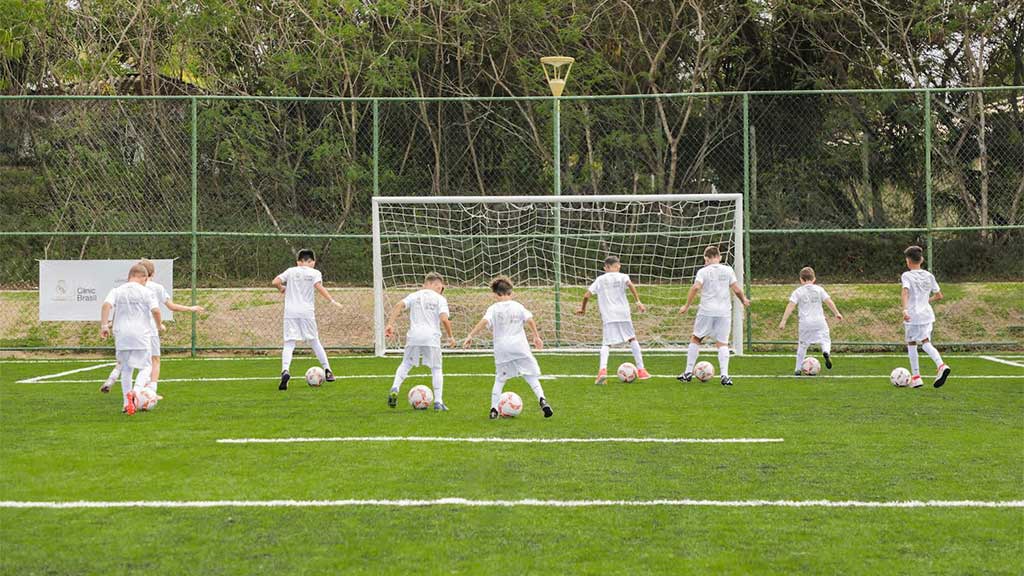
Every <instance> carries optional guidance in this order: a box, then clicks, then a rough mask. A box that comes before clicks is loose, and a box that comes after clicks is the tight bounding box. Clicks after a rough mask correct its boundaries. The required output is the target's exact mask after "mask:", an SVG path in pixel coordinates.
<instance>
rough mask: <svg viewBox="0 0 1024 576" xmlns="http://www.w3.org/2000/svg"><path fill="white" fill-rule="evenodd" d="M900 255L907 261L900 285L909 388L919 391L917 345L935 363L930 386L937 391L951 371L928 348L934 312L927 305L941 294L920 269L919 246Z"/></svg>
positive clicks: (927, 275) (929, 305)
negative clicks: (935, 373)
mask: <svg viewBox="0 0 1024 576" xmlns="http://www.w3.org/2000/svg"><path fill="white" fill-rule="evenodd" d="M903 255H904V256H906V258H907V268H909V270H907V271H906V272H904V273H903V276H902V277H901V278H900V283H901V285H902V286H903V290H902V300H903V330H904V334H905V335H906V341H907V355H908V356H909V357H910V374H911V376H910V387H911V388H920V387H921V365H920V362H919V361H918V357H917V345H918V343H920V344H921V349H922V350H924V351H925V354H928V357H930V358H931V359H932V361H933V362H935V367H936V369H937V371H938V373H937V375H936V376H935V381H934V382H933V383H932V385H933V386H935V387H936V388H941V387H942V385H943V384H945V383H946V378H948V377H949V373H950V372H951V370H950V369H949V366H947V365H946V364H945V363H944V362H943V361H942V356H940V355H939V351H938V350H936V349H935V346H932V342H931V338H932V324H933V323H934V322H935V312H934V311H933V310H932V304H931V303H932V302H934V301H936V300H942V291H941V290H940V289H939V283H938V282H936V281H935V276H933V275H932V273H931V272H929V271H927V270H924V269H922V268H921V264H922V263H923V262H924V251H923V250H921V247H920V246H911V247H909V248H907V249H906V250H904V251H903Z"/></svg>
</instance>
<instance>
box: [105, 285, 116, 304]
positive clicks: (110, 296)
mask: <svg viewBox="0 0 1024 576" xmlns="http://www.w3.org/2000/svg"><path fill="white" fill-rule="evenodd" d="M115 292H117V288H113V289H111V290H110V292H107V297H106V298H104V299H103V303H104V304H110V305H111V306H113V305H114V304H116V303H117V295H116V294H115Z"/></svg>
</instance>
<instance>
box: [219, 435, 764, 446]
mask: <svg viewBox="0 0 1024 576" xmlns="http://www.w3.org/2000/svg"><path fill="white" fill-rule="evenodd" d="M300 442H465V443H469V444H599V443H609V444H611V443H633V444H773V443H778V442H784V439H783V438H495V437H482V438H460V437H455V436H451V437H446V436H336V437H325V438H220V439H218V440H217V443H218V444H291V443H300Z"/></svg>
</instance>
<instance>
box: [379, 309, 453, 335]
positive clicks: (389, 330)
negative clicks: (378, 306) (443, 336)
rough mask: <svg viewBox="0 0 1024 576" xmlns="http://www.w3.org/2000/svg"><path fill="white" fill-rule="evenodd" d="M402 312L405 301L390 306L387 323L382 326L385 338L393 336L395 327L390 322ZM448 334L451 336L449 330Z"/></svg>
mask: <svg viewBox="0 0 1024 576" xmlns="http://www.w3.org/2000/svg"><path fill="white" fill-rule="evenodd" d="M403 310H405V300H399V301H398V303H397V304H395V305H394V306H392V308H391V313H390V314H388V323H387V324H385V325H384V337H385V338H391V337H393V336H394V335H395V327H394V325H393V324H392V322H394V321H395V318H398V316H399V315H400V314H401V313H402V311H403ZM448 333H449V334H451V330H450V329H449V332H448Z"/></svg>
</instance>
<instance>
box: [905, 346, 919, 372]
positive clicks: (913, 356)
mask: <svg viewBox="0 0 1024 576" xmlns="http://www.w3.org/2000/svg"><path fill="white" fill-rule="evenodd" d="M907 356H910V374H911V376H920V375H921V362H920V361H919V360H918V359H917V344H907Z"/></svg>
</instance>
